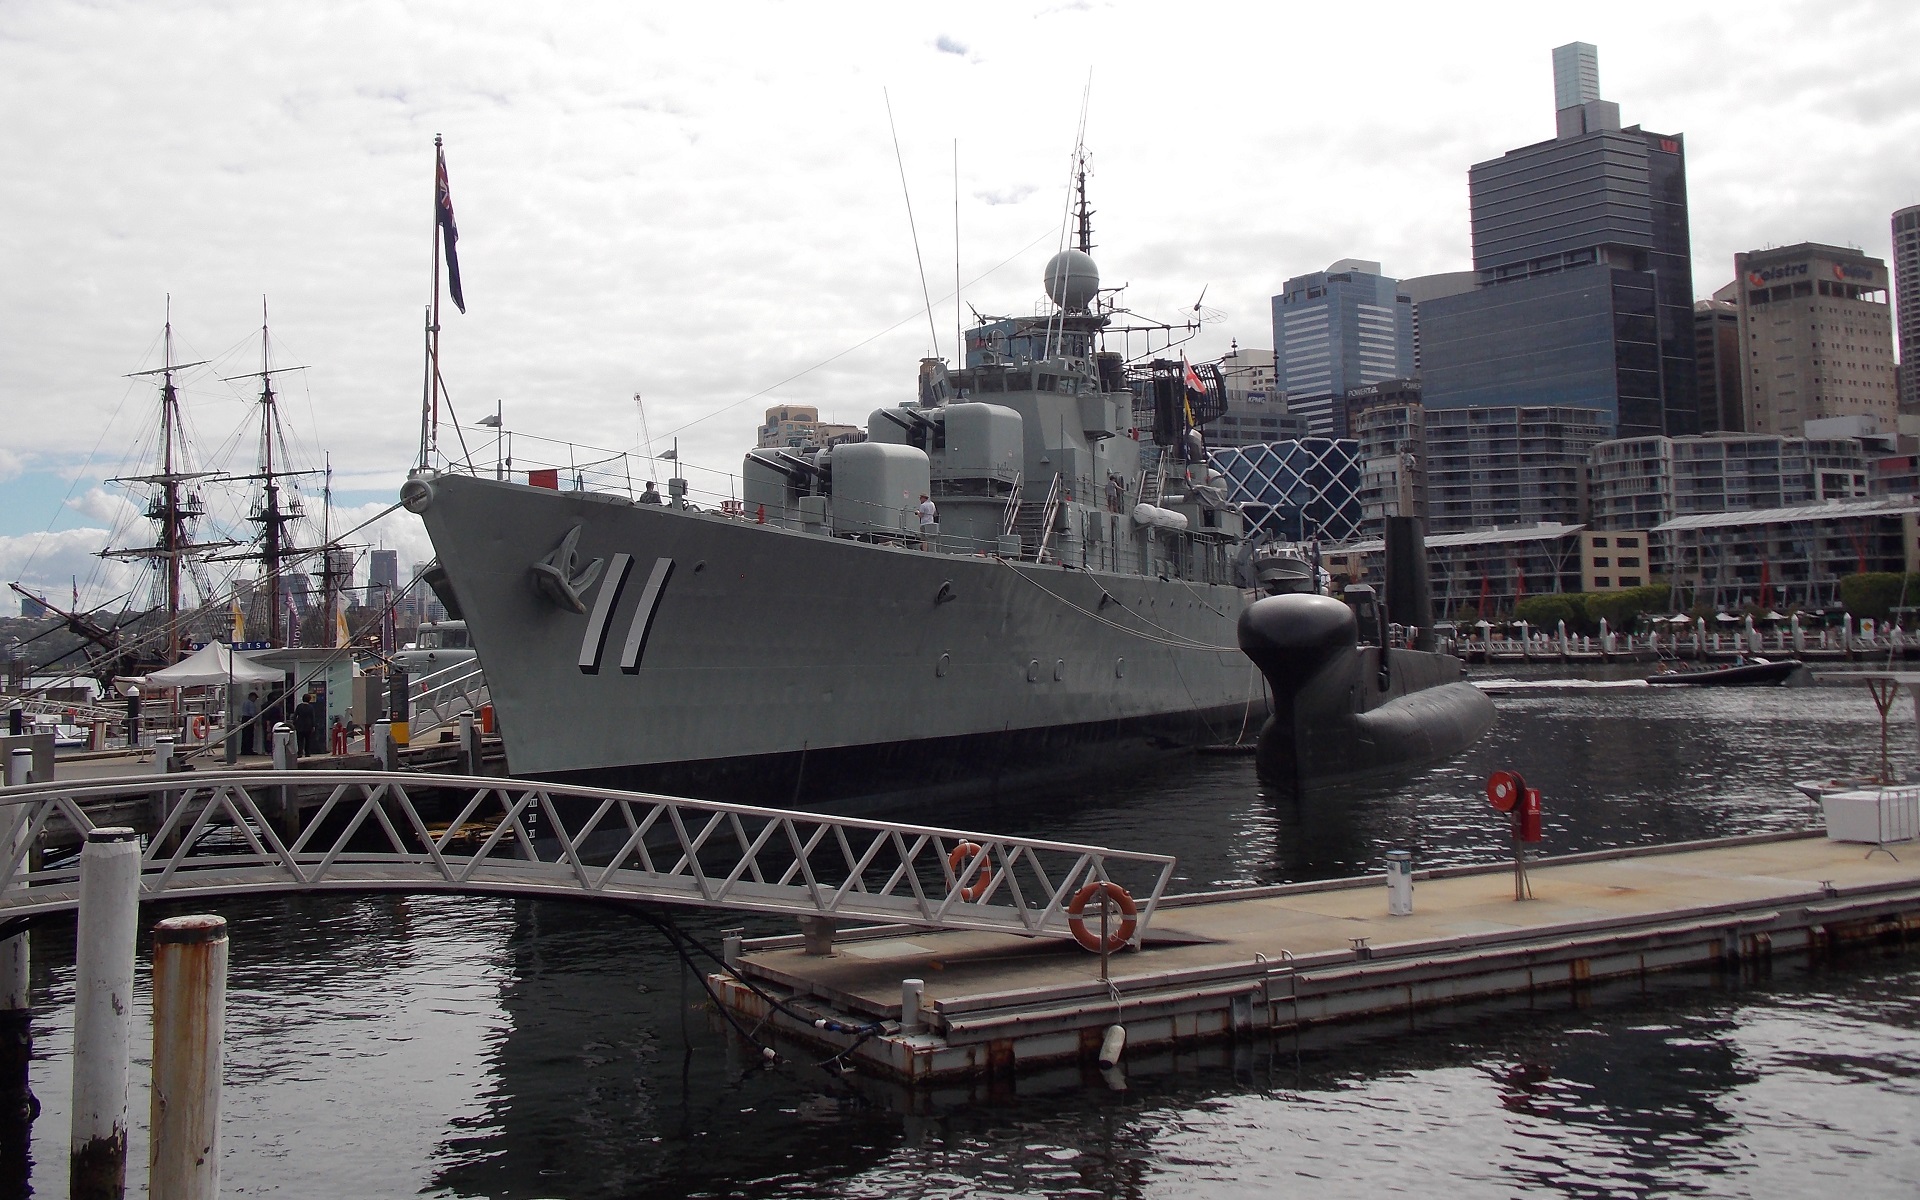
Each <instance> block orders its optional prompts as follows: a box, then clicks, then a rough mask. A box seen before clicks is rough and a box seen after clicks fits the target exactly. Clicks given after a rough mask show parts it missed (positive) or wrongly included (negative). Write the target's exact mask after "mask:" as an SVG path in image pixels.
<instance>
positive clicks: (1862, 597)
mask: <svg viewBox="0 0 1920 1200" xmlns="http://www.w3.org/2000/svg"><path fill="white" fill-rule="evenodd" d="M1840 605H1841V607H1843V608H1845V609H1846V610H1847V611H1848V612H1850V613H1852V614H1853V616H1854V619H1855V620H1863V619H1866V618H1871V619H1873V620H1875V621H1884V620H1886V619H1887V618H1888V617H1890V616H1891V615H1892V610H1893V609H1894V608H1895V607H1896V606H1899V607H1906V608H1911V607H1914V606H1916V605H1920V575H1900V574H1896V573H1895V572H1892V571H1869V572H1868V573H1867V574H1865V575H1843V576H1841V578H1840Z"/></svg>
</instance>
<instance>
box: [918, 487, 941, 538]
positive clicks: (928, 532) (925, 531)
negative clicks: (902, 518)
mask: <svg viewBox="0 0 1920 1200" xmlns="http://www.w3.org/2000/svg"><path fill="white" fill-rule="evenodd" d="M919 513H920V548H921V549H922V550H931V549H932V548H933V537H934V534H935V533H936V532H937V531H938V529H939V517H938V514H937V513H936V511H935V509H934V507H933V501H932V499H930V498H929V497H928V496H927V494H926V493H925V492H921V493H920V508H919Z"/></svg>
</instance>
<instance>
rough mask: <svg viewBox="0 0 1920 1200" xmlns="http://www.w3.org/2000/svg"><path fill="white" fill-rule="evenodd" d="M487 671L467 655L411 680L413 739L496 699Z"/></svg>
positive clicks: (409, 707)
mask: <svg viewBox="0 0 1920 1200" xmlns="http://www.w3.org/2000/svg"><path fill="white" fill-rule="evenodd" d="M492 699H493V695H492V692H491V691H489V690H488V688H487V676H486V672H485V671H484V670H483V669H482V668H481V666H480V661H479V660H478V659H471V658H470V659H467V660H465V661H464V662H457V663H454V664H453V665H451V666H447V667H442V668H441V669H440V670H438V671H435V672H433V673H432V674H429V675H422V676H420V678H419V679H417V680H412V681H409V682H408V684H407V720H408V734H407V736H408V738H409V740H411V739H414V738H418V737H419V736H420V735H421V734H423V733H426V732H428V731H429V730H433V729H437V728H439V727H440V726H442V725H448V724H451V723H453V721H455V720H456V719H457V718H458V717H459V716H460V714H461V713H462V712H476V713H477V712H479V711H480V709H481V708H482V707H484V706H485V705H487V704H489V703H491V702H492Z"/></svg>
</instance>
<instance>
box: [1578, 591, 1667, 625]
mask: <svg viewBox="0 0 1920 1200" xmlns="http://www.w3.org/2000/svg"><path fill="white" fill-rule="evenodd" d="M1672 593H1673V589H1672V588H1670V587H1668V586H1667V585H1666V584H1664V583H1651V584H1648V585H1647V586H1645V587H1637V588H1627V589H1625V590H1624V591H1618V592H1596V593H1594V594H1593V595H1591V596H1588V597H1587V598H1586V601H1587V604H1586V611H1587V616H1588V617H1590V618H1591V619H1592V620H1593V623H1594V624H1595V626H1598V625H1599V623H1600V618H1602V617H1605V618H1606V619H1607V625H1608V627H1609V628H1611V629H1614V630H1616V631H1618V630H1631V629H1632V628H1633V626H1634V622H1636V621H1638V620H1639V619H1640V618H1641V616H1642V615H1643V614H1646V613H1664V612H1666V611H1667V603H1668V601H1669V600H1670V599H1671V597H1672Z"/></svg>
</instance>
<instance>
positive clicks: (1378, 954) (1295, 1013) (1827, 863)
mask: <svg viewBox="0 0 1920 1200" xmlns="http://www.w3.org/2000/svg"><path fill="white" fill-rule="evenodd" d="M1896 855H1898V857H1897V858H1896V857H1895V856H1896ZM1529 875H1530V879H1531V884H1532V891H1533V895H1534V898H1533V899H1531V900H1527V901H1515V899H1514V878H1513V871H1512V868H1511V866H1494V867H1484V868H1461V869H1451V870H1440V871H1432V872H1417V873H1416V874H1415V876H1414V878H1415V892H1414V910H1413V912H1412V914H1411V915H1408V916H1399V917H1394V916H1389V915H1388V913H1387V900H1388V896H1387V887H1386V884H1385V877H1384V875H1375V876H1371V877H1365V878H1358V879H1342V880H1332V881H1327V882H1321V883H1309V884H1297V885H1290V886H1280V887H1268V888H1257V889H1249V890H1243V891H1236V892H1225V893H1213V894H1207V895H1198V896H1187V897H1174V898H1168V899H1165V900H1163V901H1162V903H1161V908H1160V912H1159V916H1158V917H1157V918H1156V920H1155V921H1154V924H1153V926H1152V928H1151V929H1150V930H1149V932H1148V936H1147V945H1146V947H1145V948H1144V949H1142V950H1139V951H1124V952H1121V953H1117V954H1114V955H1113V956H1112V958H1111V961H1110V963H1109V975H1110V978H1109V980H1108V981H1103V980H1102V979H1101V978H1100V960H1099V958H1098V957H1097V956H1094V955H1091V954H1088V953H1087V952H1086V951H1084V950H1082V949H1080V948H1079V947H1078V946H1077V945H1075V944H1074V943H1072V942H1069V941H1031V940H1023V939H1019V938H1011V937H1006V936H1003V935H991V934H978V933H952V932H949V933H927V932H922V931H917V930H903V929H900V928H898V927H894V928H891V929H885V930H859V931H840V932H839V933H838V935H837V938H836V940H835V942H834V945H833V947H832V949H833V953H832V954H831V955H830V956H822V955H819V954H810V953H807V947H806V946H805V944H804V941H803V939H802V938H801V937H798V936H795V937H785V938H768V939H760V940H757V941H752V942H748V943H746V944H745V945H744V946H743V947H742V948H741V952H740V953H739V954H738V955H737V956H736V957H735V958H734V959H733V960H732V964H733V969H732V972H731V973H721V974H717V975H715V976H713V977H712V982H713V984H714V985H715V988H716V992H717V994H718V995H719V997H720V999H721V1001H722V1003H723V1004H725V1005H726V1006H728V1007H729V1008H730V1009H732V1010H733V1011H734V1012H735V1013H736V1014H737V1015H738V1016H740V1017H743V1018H745V1019H746V1021H747V1022H748V1023H749V1024H754V1023H760V1022H764V1023H765V1025H766V1027H768V1028H771V1029H775V1030H778V1031H779V1032H780V1033H782V1034H783V1035H785V1036H787V1037H790V1038H793V1039H797V1040H800V1041H802V1042H806V1043H808V1044H811V1045H814V1046H819V1047H824V1048H827V1049H828V1050H829V1051H830V1052H836V1053H837V1052H846V1058H847V1060H848V1061H849V1062H851V1063H852V1064H853V1065H855V1066H856V1067H858V1068H861V1069H863V1070H864V1071H865V1072H867V1073H869V1074H874V1075H880V1076H883V1077H886V1078H889V1079H892V1080H894V1081H898V1082H905V1083H911V1084H939V1083H947V1082H957V1081H960V1080H965V1079H975V1080H977V1079H981V1078H985V1079H988V1080H993V1081H1006V1080H1010V1079H1011V1078H1012V1077H1013V1076H1014V1075H1015V1074H1016V1073H1018V1072H1023V1071H1025V1070H1027V1069H1029V1068H1035V1067H1058V1066H1063V1065H1071V1064H1074V1063H1080V1064H1082V1065H1084V1066H1086V1067H1087V1068H1088V1069H1092V1066H1093V1063H1094V1061H1095V1059H1096V1057H1097V1055H1098V1053H1099V1049H1100V1045H1101V1040H1102V1037H1103V1036H1104V1035H1105V1034H1106V1032H1107V1030H1108V1028H1109V1027H1110V1026H1112V1025H1115V1024H1119V1025H1121V1026H1123V1027H1124V1028H1125V1030H1126V1038H1127V1047H1128V1053H1132V1052H1134V1050H1136V1049H1148V1048H1156V1047H1157V1048H1167V1047H1185V1046H1190V1045H1197V1044H1200V1043H1205V1042H1209V1041H1215V1040H1231V1039H1256V1038H1266V1037H1269V1036H1271V1035H1272V1034H1273V1033H1275V1032H1279V1031H1284V1030H1289V1029H1295V1030H1298V1029H1303V1028H1307V1027H1311V1026H1315V1025H1320V1024H1325V1023H1330V1022H1337V1021H1345V1020H1355V1019H1362V1018H1371V1017H1379V1016H1383V1015H1389V1014H1394V1013H1404V1012H1408V1011H1413V1010H1420V1009H1426V1008H1433V1007H1438V1006H1441V1005H1447V1004H1453V1003H1460V1002H1465V1001H1471V1000H1479V999H1485V998H1489V997H1500V996H1534V997H1539V996H1540V995H1541V994H1543V993H1551V994H1558V995H1566V994H1567V993H1569V992H1573V993H1575V994H1577V993H1579V992H1580V991H1581V990H1583V989H1587V988H1590V987H1591V986H1592V985H1594V984H1597V983H1600V982H1602V981H1606V980H1621V979H1631V978H1635V977H1645V976H1648V975H1651V974H1654V973H1657V972H1662V971H1673V970H1683V969H1688V968H1699V967H1707V968H1715V969H1724V970H1730V971H1742V972H1747V973H1756V974H1763V973H1764V972H1765V971H1766V969H1767V968H1768V966H1769V965H1770V964H1771V962H1772V960H1773V959H1774V958H1775V957H1777V956H1782V955H1795V954H1811V955H1819V954H1823V953H1825V952H1827V951H1828V950H1830V949H1832V948H1834V947H1836V946H1838V945H1841V944H1844V943H1848V942H1853V941H1859V940H1863V939H1873V938H1905V937H1906V936H1907V935H1908V934H1909V933H1910V932H1920V842H1908V843H1902V844H1898V845H1894V846H1891V847H1888V848H1876V847H1870V846H1867V845H1861V844H1854V843H1845V842H1833V841H1829V840H1827V839H1826V838H1825V837H1824V836H1822V835H1820V834H1817V833H1815V834H1789V835H1766V836H1759V837H1746V838H1734V839H1727V840H1721V841H1712V842H1696V843H1689V844H1685V845H1677V846H1666V847H1650V848H1644V849H1634V850H1621V851H1606V852H1600V853H1593V854H1584V855H1575V856H1570V857H1564V858H1559V859H1547V860H1541V861H1539V862H1536V863H1534V864H1532V865H1531V868H1530V871H1529ZM815 949H818V940H817V939H816V945H815ZM907 979H918V980H921V981H923V982H924V1001H923V1003H922V1007H921V1014H922V1022H923V1025H924V1028H922V1029H921V1030H919V1031H917V1032H903V1031H901V1029H900V1027H899V1021H900V1018H901V1011H902V1005H901V993H902V981H903V980H907ZM769 997H771V998H772V999H775V1000H779V1001H780V1002H781V1004H782V1006H784V1007H786V1008H789V1009H791V1010H793V1011H794V1012H797V1013H799V1014H801V1015H803V1016H811V1017H814V1018H818V1019H825V1020H827V1021H830V1022H837V1023H838V1024H839V1025H840V1026H843V1027H846V1028H849V1029H854V1030H860V1031H861V1032H853V1033H840V1032H837V1031H834V1030H832V1029H831V1028H825V1029H823V1028H821V1027H819V1026H817V1025H815V1024H813V1023H812V1022H811V1021H802V1020H798V1019H795V1016H794V1015H792V1014H791V1013H783V1012H781V1011H780V1010H779V1009H778V1008H776V1007H775V1006H774V1005H773V1004H771V1003H769V999H768V998H769ZM876 1023H884V1024H883V1025H882V1026H881V1027H880V1029H879V1030H877V1031H876V1030H875V1029H874V1025H875V1024H876Z"/></svg>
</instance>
